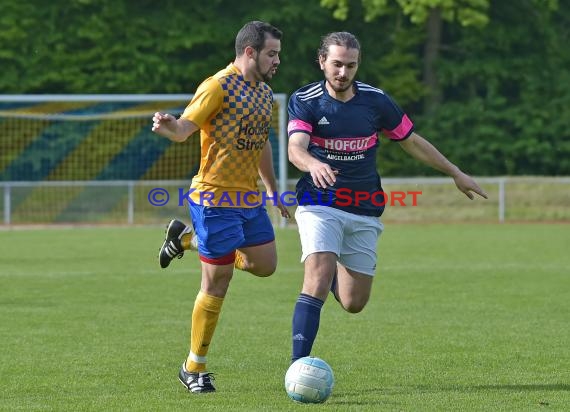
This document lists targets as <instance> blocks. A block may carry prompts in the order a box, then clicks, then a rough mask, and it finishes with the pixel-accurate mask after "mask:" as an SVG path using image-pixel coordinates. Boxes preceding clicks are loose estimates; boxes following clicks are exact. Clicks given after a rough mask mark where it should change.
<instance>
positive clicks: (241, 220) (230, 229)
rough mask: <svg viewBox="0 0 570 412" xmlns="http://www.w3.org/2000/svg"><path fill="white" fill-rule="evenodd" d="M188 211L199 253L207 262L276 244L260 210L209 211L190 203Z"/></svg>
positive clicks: (229, 208)
mask: <svg viewBox="0 0 570 412" xmlns="http://www.w3.org/2000/svg"><path fill="white" fill-rule="evenodd" d="M189 208H190V217H191V219H192V224H193V225H194V231H195V232H196V236H197V239H198V253H199V254H200V258H201V259H202V260H204V261H206V262H208V261H209V260H211V259H214V260H215V259H219V258H225V257H229V256H230V255H232V254H234V252H235V251H236V249H239V248H243V247H250V246H257V245H262V244H265V243H269V242H272V241H274V240H275V232H274V231H273V225H272V224H271V220H270V219H269V215H268V214H267V210H266V209H265V207H263V206H258V207H254V208H243V207H208V206H202V205H197V204H192V203H190V205H189ZM203 258H206V259H203ZM231 262H233V259H231Z"/></svg>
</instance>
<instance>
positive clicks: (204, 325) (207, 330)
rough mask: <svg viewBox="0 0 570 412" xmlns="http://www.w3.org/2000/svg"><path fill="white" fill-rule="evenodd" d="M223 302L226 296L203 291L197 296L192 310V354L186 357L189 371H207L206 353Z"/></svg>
mask: <svg viewBox="0 0 570 412" xmlns="http://www.w3.org/2000/svg"><path fill="white" fill-rule="evenodd" d="M222 303H224V298H218V297H216V296H211V295H207V294H205V293H204V292H202V291H200V292H199V293H198V296H197V297H196V301H195V302H194V310H193V311H192V331H191V332H190V354H189V355H188V359H186V370H187V371H188V372H205V371H206V355H207V353H208V349H209V347H210V341H211V340H212V336H213V335H214V331H215V330H216V325H217V324H218V317H219V316H220V311H221V310H222Z"/></svg>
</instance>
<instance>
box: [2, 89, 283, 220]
mask: <svg viewBox="0 0 570 412" xmlns="http://www.w3.org/2000/svg"><path fill="white" fill-rule="evenodd" d="M191 97H192V96H191V95H175V96H172V95H160V96H158V95H154V96H143V95H128V96H112V95H108V96H13V97H12V98H10V97H6V96H3V97H2V101H0V185H1V186H2V188H3V192H4V193H3V194H4V196H3V202H2V205H1V207H2V215H3V217H4V223H5V224H6V223H13V224H25V223H45V224H49V223H121V222H122V223H127V222H128V223H139V222H140V223H149V222H154V221H158V220H160V219H161V218H162V215H164V214H165V213H166V211H165V210H159V209H158V208H157V206H152V205H149V204H148V199H147V194H148V190H150V189H151V187H152V183H151V182H178V185H182V187H188V185H189V182H190V180H191V179H192V177H193V176H194V174H195V173H196V172H197V170H198V167H199V162H200V139H199V136H198V133H196V135H194V136H191V137H190V138H189V139H188V140H187V141H186V142H184V143H173V142H171V141H170V140H168V139H166V138H163V137H160V136H158V135H156V134H154V133H152V131H151V127H152V115H153V113H154V112H156V111H162V112H168V113H171V114H174V115H179V114H181V113H182V111H183V110H184V108H185V107H186V105H187V104H188V102H189V101H190V99H191ZM283 102H284V98H283V97H281V98H280V99H276V103H277V104H276V105H275V113H274V116H273V125H272V129H271V131H270V139H271V141H272V145H273V148H274V156H275V158H274V164H275V165H276V166H277V165H279V164H280V155H279V147H280V144H279V137H278V135H279V133H280V132H281V130H282V123H280V116H282V114H283V108H284V107H283ZM282 121H283V120H281V122H282ZM278 174H280V173H279V171H278ZM283 178H285V176H283ZM149 182H150V183H149ZM141 183H142V185H141ZM149 206H150V209H149ZM170 206H172V205H170ZM137 211H139V212H141V211H145V213H137ZM173 213H176V214H177V215H181V214H185V213H186V209H185V208H184V209H182V210H168V213H167V214H168V215H172V214H173Z"/></svg>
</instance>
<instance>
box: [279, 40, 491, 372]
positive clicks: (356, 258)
mask: <svg viewBox="0 0 570 412" xmlns="http://www.w3.org/2000/svg"><path fill="white" fill-rule="evenodd" d="M318 59H319V64H320V67H321V70H322V71H323V73H324V77H325V78H324V80H322V81H319V82H316V83H312V84H309V85H307V86H304V87H301V88H300V89H298V90H297V91H296V92H295V93H294V94H293V95H292V96H291V98H290V100H289V107H288V111H289V123H288V135H289V148H288V155H289V160H290V161H291V163H293V164H294V165H295V166H296V167H297V168H298V169H299V170H301V171H302V172H305V173H304V174H303V176H302V177H301V178H300V180H299V181H298V183H297V187H296V192H297V200H298V204H299V206H298V208H297V211H296V213H295V218H296V220H297V223H298V227H299V234H300V238H301V246H302V258H301V260H302V261H304V266H305V274H304V281H303V287H302V290H301V293H300V295H299V297H298V299H297V303H296V305H295V310H294V313H293V328H292V329H293V330H292V341H293V342H292V356H291V360H292V361H295V360H296V359H298V358H301V357H304V356H309V355H310V353H311V349H312V346H313V343H314V341H315V338H316V336H317V331H318V328H319V322H320V313H321V308H322V306H323V304H324V302H325V300H326V298H327V295H328V293H329V292H332V293H333V295H334V297H335V298H336V300H337V301H338V302H339V303H340V305H341V306H342V307H343V309H344V310H346V311H347V312H350V313H358V312H360V311H362V309H364V307H365V306H366V303H367V302H368V299H369V297H370V290H371V287H372V280H373V279H374V274H375V270H376V246H377V243H378V238H379V236H380V234H381V233H382V230H383V225H382V222H381V221H380V216H381V215H382V212H383V211H384V202H383V199H382V198H380V200H379V198H378V197H377V196H375V194H377V193H379V192H382V185H381V180H380V176H379V175H378V172H377V167H376V151H377V149H378V144H379V141H378V138H379V136H378V134H379V133H380V132H382V133H384V135H385V136H387V137H388V138H389V139H391V140H393V141H396V142H398V143H399V144H400V146H401V147H402V148H403V149H404V150H405V151H406V152H407V153H408V154H410V155H411V156H413V157H414V158H416V159H418V160H420V161H422V162H424V163H426V164H427V165H429V166H431V167H433V168H434V169H437V170H439V171H441V172H443V173H445V174H447V175H449V176H451V177H452V178H453V180H454V181H455V184H456V186H457V188H458V189H459V190H460V191H461V192H463V193H465V194H466V195H467V196H468V197H469V198H470V199H473V197H474V196H473V193H476V194H478V195H480V196H482V197H484V198H487V194H486V193H485V192H484V191H483V190H482V189H481V188H480V187H479V185H478V184H477V183H476V182H475V181H474V180H473V179H472V178H471V177H470V176H468V175H466V174H465V173H463V172H462V171H461V170H460V169H459V168H458V167H457V166H455V165H454V164H453V163H451V162H450V161H449V160H448V159H447V158H446V157H445V156H443V155H442V154H441V153H440V152H439V151H438V150H437V149H436V148H435V147H434V146H433V145H432V144H430V143H429V142H428V141H427V140H425V139H424V138H423V137H421V136H420V135H418V134H417V133H416V132H415V131H414V125H413V123H412V121H411V120H410V119H409V118H408V116H407V115H406V114H405V113H404V112H403V111H402V110H401V109H400V107H398V105H397V104H396V103H395V102H394V100H392V99H391V98H390V96H388V95H387V94H386V93H385V92H384V91H382V90H381V89H378V88H376V87H373V86H370V85H368V84H365V83H362V82H359V81H356V80H355V76H356V73H357V71H358V66H359V64H360V44H359V42H358V39H357V38H356V37H355V36H354V35H353V34H351V33H347V32H335V33H330V34H328V35H326V36H324V37H323V38H322V42H321V46H320V48H319V50H318ZM349 195H351V196H352V197H351V196H349ZM347 199H351V200H347Z"/></svg>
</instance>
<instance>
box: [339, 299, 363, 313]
mask: <svg viewBox="0 0 570 412" xmlns="http://www.w3.org/2000/svg"><path fill="white" fill-rule="evenodd" d="M367 303H368V298H366V299H358V298H356V299H355V298H350V299H347V300H341V301H340V304H341V306H342V308H343V309H344V310H346V311H347V312H348V313H359V312H362V310H363V309H364V308H365V307H366V304H367Z"/></svg>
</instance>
